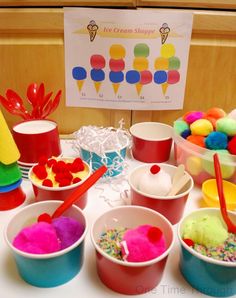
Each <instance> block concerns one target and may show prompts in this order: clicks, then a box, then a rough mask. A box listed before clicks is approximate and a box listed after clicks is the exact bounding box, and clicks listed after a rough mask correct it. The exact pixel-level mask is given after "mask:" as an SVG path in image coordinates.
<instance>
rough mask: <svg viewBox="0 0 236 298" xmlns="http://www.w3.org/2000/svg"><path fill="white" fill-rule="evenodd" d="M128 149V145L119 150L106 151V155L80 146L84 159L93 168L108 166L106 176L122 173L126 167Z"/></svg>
mask: <svg viewBox="0 0 236 298" xmlns="http://www.w3.org/2000/svg"><path fill="white" fill-rule="evenodd" d="M126 149H127V145H125V146H124V147H123V148H121V149H120V150H117V151H112V150H111V151H106V153H105V156H104V157H102V156H99V155H97V154H96V153H95V152H91V151H89V150H86V149H84V148H82V147H80V153H81V157H82V159H83V160H84V161H86V162H87V163H88V164H89V165H90V166H91V167H92V169H93V170H96V169H98V168H100V167H101V166H102V165H105V166H106V167H107V172H106V173H105V174H104V177H108V176H109V177H114V176H117V175H119V174H121V173H122V171H123V169H124V159H125V156H126Z"/></svg>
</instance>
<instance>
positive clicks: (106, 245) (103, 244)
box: [97, 227, 127, 260]
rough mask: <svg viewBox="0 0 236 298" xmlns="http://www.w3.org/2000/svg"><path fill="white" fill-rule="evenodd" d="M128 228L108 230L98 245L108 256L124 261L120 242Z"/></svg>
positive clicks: (102, 235)
mask: <svg viewBox="0 0 236 298" xmlns="http://www.w3.org/2000/svg"><path fill="white" fill-rule="evenodd" d="M126 231H127V228H123V227H119V228H116V229H108V230H107V231H106V232H104V233H102V234H101V236H100V238H99V240H98V242H97V244H98V245H99V247H100V248H101V249H102V250H103V251H104V252H105V253H107V254H108V255H110V256H111V257H113V258H116V259H117V260H123V259H122V254H121V246H120V242H121V241H122V238H123V235H124V233H125V232H126Z"/></svg>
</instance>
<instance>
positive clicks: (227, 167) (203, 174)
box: [173, 132, 236, 185]
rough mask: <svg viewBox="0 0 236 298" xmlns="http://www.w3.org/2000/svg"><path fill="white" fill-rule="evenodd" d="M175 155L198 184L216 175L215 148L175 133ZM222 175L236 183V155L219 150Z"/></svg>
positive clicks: (177, 161)
mask: <svg viewBox="0 0 236 298" xmlns="http://www.w3.org/2000/svg"><path fill="white" fill-rule="evenodd" d="M173 140H174V157H175V160H176V163H177V165H179V164H184V166H185V169H186V171H187V172H188V173H189V174H190V175H191V176H192V177H193V180H194V182H195V183H196V184H198V185H202V183H203V182H204V181H206V180H207V179H212V178H214V177H215V171H214V162H213V155H214V153H215V152H216V151H215V150H209V149H206V148H202V147H200V146H197V145H195V144H193V143H191V142H189V141H187V140H186V139H184V138H182V137H181V136H180V135H178V134H177V133H176V132H174V133H173ZM217 152H218V154H219V159H220V164H221V171H222V177H223V179H225V180H228V181H231V182H233V183H236V155H231V154H228V153H224V151H221V150H218V151H217Z"/></svg>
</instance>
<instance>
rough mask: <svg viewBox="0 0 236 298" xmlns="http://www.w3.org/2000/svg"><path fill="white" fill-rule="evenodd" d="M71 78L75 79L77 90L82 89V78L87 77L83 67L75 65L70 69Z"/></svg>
mask: <svg viewBox="0 0 236 298" xmlns="http://www.w3.org/2000/svg"><path fill="white" fill-rule="evenodd" d="M72 76H73V79H75V80H76V83H77V87H78V89H79V92H80V91H81V90H82V88H83V85H84V80H85V79H86V78H87V72H86V70H85V68H84V67H81V66H76V67H74V68H73V69H72Z"/></svg>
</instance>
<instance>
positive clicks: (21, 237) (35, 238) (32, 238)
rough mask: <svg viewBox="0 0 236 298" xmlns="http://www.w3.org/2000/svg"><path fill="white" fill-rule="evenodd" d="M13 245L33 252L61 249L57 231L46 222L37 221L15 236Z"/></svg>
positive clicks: (42, 252) (50, 251)
mask: <svg viewBox="0 0 236 298" xmlns="http://www.w3.org/2000/svg"><path fill="white" fill-rule="evenodd" d="M13 246H15V247H16V248H17V249H19V250H21V251H24V252H28V253H33V254H46V253H52V252H56V251H58V250H60V243H59V241H58V239H57V234H56V231H55V229H54V228H53V227H52V226H51V225H50V224H49V223H46V222H39V223H35V224H33V225H32V226H30V227H27V228H24V229H22V230H21V232H20V233H19V234H18V235H17V236H16V237H15V239H14V241H13Z"/></svg>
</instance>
